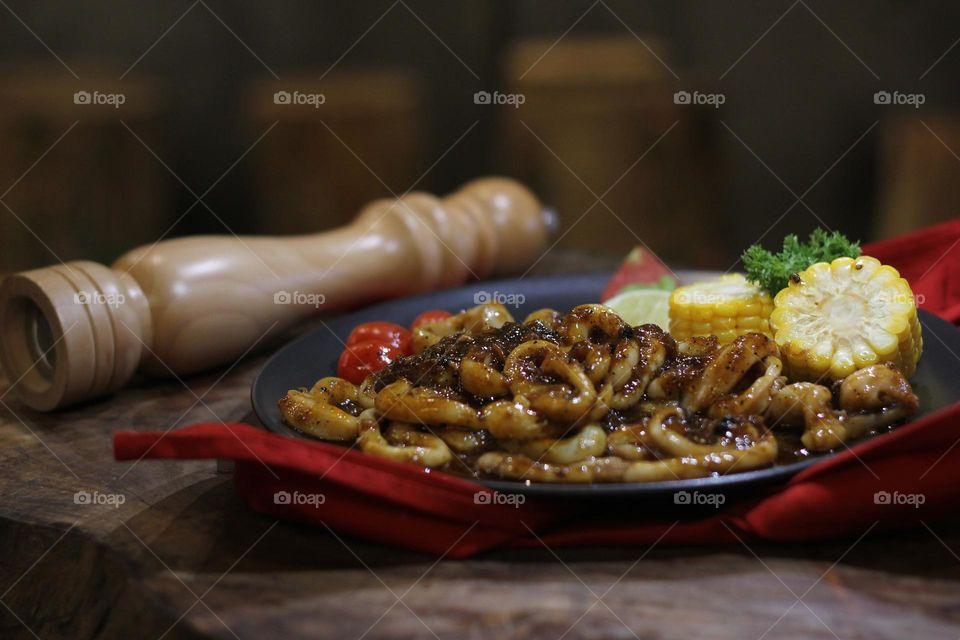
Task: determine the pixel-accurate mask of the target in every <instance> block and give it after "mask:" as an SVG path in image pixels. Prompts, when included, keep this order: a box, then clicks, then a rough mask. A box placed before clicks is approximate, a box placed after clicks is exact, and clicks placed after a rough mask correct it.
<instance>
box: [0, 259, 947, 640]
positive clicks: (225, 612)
mask: <svg viewBox="0 0 960 640" xmlns="http://www.w3.org/2000/svg"><path fill="white" fill-rule="evenodd" d="M565 264H566V265H567V266H568V268H573V267H571V265H573V263H572V262H570V261H567V262H566V263H565ZM575 266H576V268H579V267H580V265H579V264H577V265H575ZM552 269H553V270H559V269H560V267H557V266H556V265H555V266H554V267H553V268H552ZM262 362H263V357H262V356H261V357H259V358H255V359H251V360H247V361H244V362H242V363H240V364H238V365H236V366H234V367H232V368H230V369H229V370H225V371H224V370H221V371H218V372H214V373H211V374H208V375H204V376H197V377H193V378H190V379H188V380H185V381H183V382H181V381H177V380H170V381H162V382H156V381H153V382H143V383H141V384H140V385H139V386H135V387H133V388H131V389H128V390H125V391H123V392H121V393H119V394H117V395H116V396H114V397H112V398H109V399H106V400H103V401H99V402H95V403H90V404H88V405H86V406H83V407H79V408H75V409H72V410H68V411H63V412H61V413H58V414H55V415H44V414H39V413H36V412H32V411H30V410H29V409H27V408H26V407H24V406H23V405H21V404H20V403H19V402H17V400H16V399H15V397H14V396H13V395H12V394H9V395H8V394H7V393H6V390H7V385H6V383H3V384H2V385H0V548H2V552H0V604H2V605H3V606H2V607H0V638H44V639H47V638H71V639H74V638H147V639H148V640H152V639H155V638H168V639H174V638H205V639H206V638H240V639H243V640H247V639H253V638H276V637H288V638H327V637H329V638H347V639H359V638H371V639H372V638H409V637H418V638H419V637H422V638H443V639H447V638H457V639H459V638H543V639H546V640H558V639H559V638H570V639H574V638H628V639H629V638H638V639H641V640H653V639H672V638H683V639H689V638H698V639H711V638H737V639H746V640H754V639H756V640H760V639H761V638H804V639H817V638H823V639H827V640H829V639H831V638H843V639H847V638H863V639H867V640H878V639H890V640H894V639H898V640H899V639H902V638H917V639H921V638H922V639H928V638H931V639H939V638H951V639H956V638H958V637H960V556H958V554H960V518H957V519H954V520H952V521H947V522H943V521H938V522H933V523H928V524H929V527H924V528H918V529H915V530H910V531H906V532H901V533H895V534H890V533H886V534H880V533H875V532H869V533H867V535H865V536H863V537H862V538H861V539H859V540H857V539H847V540H837V541H834V542H830V543H816V544H807V545H772V544H754V543H752V542H751V543H749V546H747V545H733V546H723V547H685V548H676V547H674V548H665V547H658V546H653V547H652V548H643V547H625V548H611V547H604V548H576V549H548V548H540V549H532V550H522V551H521V550H517V551H509V552H496V553H489V554H485V555H483V556H482V557H479V558H476V559H471V560H466V561H452V560H447V559H443V560H440V561H437V560H436V559H435V558H432V557H426V556H422V555H420V554H417V553H413V552H407V551H401V550H397V549H393V548H388V547H385V546H380V545H376V544H371V543H367V542H364V541H362V540H358V539H355V538H351V537H348V536H344V535H341V534H337V533H333V532H328V531H325V530H318V529H314V528H307V527H304V526H299V525H295V524H290V523H286V522H279V521H276V520H275V519H273V518H270V517H268V516H265V515H261V514H258V513H255V512H253V511H252V510H250V509H248V508H247V507H246V506H245V505H244V504H243V503H242V502H240V500H239V499H238V498H236V497H235V496H234V495H233V492H232V487H231V478H230V475H229V473H226V472H223V470H220V471H218V468H217V464H216V463H215V462H211V461H199V462H160V461H149V460H148V461H143V462H140V463H131V462H115V461H114V460H113V458H112V452H111V434H112V433H113V432H114V431H116V430H119V429H135V430H166V429H170V428H176V427H178V426H185V425H188V424H191V423H195V422H200V421H209V420H214V421H216V420H224V421H230V420H241V419H244V418H246V417H247V416H248V415H249V412H250V404H249V399H248V393H249V388H250V383H251V381H252V380H253V377H254V375H255V374H256V371H257V370H258V368H259V366H260V365H261V364H262ZM85 496H90V497H91V498H90V499H89V500H88V499H87V498H86V497H85Z"/></svg>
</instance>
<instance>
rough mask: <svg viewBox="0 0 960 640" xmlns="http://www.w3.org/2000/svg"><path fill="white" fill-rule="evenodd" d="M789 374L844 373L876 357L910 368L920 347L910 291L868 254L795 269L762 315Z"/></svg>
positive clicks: (823, 375) (835, 375)
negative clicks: (767, 313) (767, 318)
mask: <svg viewBox="0 0 960 640" xmlns="http://www.w3.org/2000/svg"><path fill="white" fill-rule="evenodd" d="M770 326H771V328H772V329H773V331H774V337H775V339H776V342H777V345H778V346H779V347H780V354H781V357H782V358H783V360H784V364H785V365H786V369H787V371H788V372H789V375H790V376H791V377H792V378H800V379H812V380H817V379H822V378H833V379H841V378H844V377H846V376H848V375H850V374H851V373H853V372H854V371H856V370H857V369H862V368H863V367H866V366H868V365H871V364H874V363H877V362H892V363H894V364H896V365H897V366H898V367H899V368H900V370H901V371H902V372H903V373H904V375H906V376H910V375H911V374H913V372H914V370H915V369H916V366H917V360H919V359H920V352H921V350H922V349H923V338H922V336H921V333H920V323H919V320H918V318H917V306H916V302H915V300H914V297H913V291H912V290H911V289H910V285H909V284H908V283H907V281H906V280H904V279H903V278H901V277H900V274H899V273H898V272H897V270H896V269H894V268H893V267H890V266H887V265H883V264H881V263H880V261H879V260H877V259H876V258H871V257H869V256H861V257H859V258H837V259H836V260H834V261H833V262H830V263H826V262H818V263H817V264H815V265H813V266H811V267H810V268H808V269H807V270H806V271H803V272H801V273H799V274H796V275H795V276H793V277H792V278H791V279H790V284H789V286H788V287H787V288H786V289H783V290H782V291H780V293H778V294H777V295H776V297H775V298H774V310H773V313H772V314H771V316H770Z"/></svg>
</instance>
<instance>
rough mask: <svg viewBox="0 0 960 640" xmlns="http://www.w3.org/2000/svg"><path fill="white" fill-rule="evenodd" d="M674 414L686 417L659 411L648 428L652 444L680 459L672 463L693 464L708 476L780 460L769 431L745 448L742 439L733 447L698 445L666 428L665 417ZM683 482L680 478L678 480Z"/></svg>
mask: <svg viewBox="0 0 960 640" xmlns="http://www.w3.org/2000/svg"><path fill="white" fill-rule="evenodd" d="M671 414H673V415H680V416H682V415H683V414H682V411H681V410H680V409H679V408H677V407H670V408H666V409H661V410H660V411H657V412H656V413H655V414H654V415H653V417H652V418H650V424H649V426H648V428H647V436H648V437H649V439H650V442H651V443H652V444H653V445H654V446H655V447H656V448H657V449H659V450H660V451H663V452H664V453H667V454H669V455H671V456H677V457H675V458H673V460H681V461H683V460H690V461H691V464H696V465H698V466H699V467H700V468H702V469H704V470H706V472H707V473H706V474H705V475H709V474H710V473H727V472H728V471H730V470H731V469H732V468H733V467H735V466H738V467H740V469H741V470H743V471H746V470H748V469H757V468H759V467H765V466H767V465H769V464H772V463H773V462H774V461H775V460H776V459H777V440H776V438H774V436H773V432H772V431H770V430H767V431H766V432H765V433H763V434H760V435H759V437H757V438H755V439H754V438H751V441H750V442H749V443H746V444H745V443H743V442H742V441H741V440H740V439H739V438H738V439H736V441H735V442H734V443H733V444H731V445H723V444H713V445H710V444H699V443H697V442H693V441H692V440H690V439H689V438H687V437H686V436H683V435H681V434H679V433H677V432H676V431H673V430H672V429H670V428H669V427H667V426H666V425H665V424H664V420H665V419H666V417H667V416H668V415H671ZM683 477H686V476H683ZM680 478H681V476H678V477H677V479H680Z"/></svg>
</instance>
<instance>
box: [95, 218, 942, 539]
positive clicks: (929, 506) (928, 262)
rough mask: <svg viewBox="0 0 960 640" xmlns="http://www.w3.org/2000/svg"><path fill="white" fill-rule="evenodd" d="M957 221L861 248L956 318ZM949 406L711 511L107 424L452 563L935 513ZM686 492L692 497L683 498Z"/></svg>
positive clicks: (831, 528) (128, 445) (253, 440)
mask: <svg viewBox="0 0 960 640" xmlns="http://www.w3.org/2000/svg"><path fill="white" fill-rule="evenodd" d="M958 245H960V220H957V221H953V222H949V223H946V224H942V225H938V226H936V227H932V228H929V229H926V230H922V231H919V232H917V233H914V234H911V235H908V236H904V237H901V238H896V239H893V240H887V241H883V242H878V243H874V244H870V245H867V246H865V247H864V253H866V254H868V255H872V256H874V257H876V258H878V259H879V260H881V261H882V262H884V263H888V264H892V265H893V266H895V267H896V268H897V269H898V270H900V273H901V274H902V275H903V276H904V277H906V278H907V279H908V280H909V281H910V282H911V285H912V287H913V290H914V292H915V293H916V294H917V296H918V302H919V303H920V306H921V307H924V308H926V309H927V310H929V311H932V312H933V313H938V314H940V315H942V316H943V317H945V318H948V319H950V320H951V321H953V322H956V321H957V320H958V319H960V285H958V284H957V283H955V282H954V281H953V280H952V279H951V277H950V276H951V274H954V273H957V272H958V269H960V249H957V246H958ZM958 443H960V403H955V404H953V405H952V406H950V407H947V408H946V409H943V410H941V411H939V412H937V413H934V414H931V415H928V416H926V417H924V418H922V419H920V420H917V421H915V422H913V423H911V424H909V425H907V426H905V427H901V428H899V429H897V430H895V431H894V432H892V433H890V434H887V435H884V436H883V437H880V438H874V439H872V440H869V441H867V442H864V443H862V444H859V445H857V446H855V447H853V448H851V449H849V450H846V451H843V452H842V453H839V454H837V455H835V456H831V457H830V458H829V459H826V460H824V461H823V462H821V463H819V464H816V465H814V466H812V467H810V468H808V469H806V470H804V471H802V472H801V473H799V474H798V475H796V476H794V477H793V478H792V479H791V480H790V481H789V482H788V483H787V484H786V485H783V486H780V487H775V488H772V489H767V490H762V489H761V490H758V491H753V492H744V493H743V494H741V496H740V497H739V498H737V497H736V496H735V495H732V494H726V501H725V502H724V503H723V504H720V505H717V506H712V504H711V503H710V499H709V498H706V497H703V496H701V497H700V499H701V500H702V502H703V503H704V504H702V505H701V506H698V507H692V506H674V505H671V504H659V505H651V504H649V503H644V502H623V501H618V502H610V501H581V502H561V501H556V500H550V501H547V500H540V499H533V498H526V499H525V500H523V501H522V502H521V501H519V500H518V499H516V498H514V497H513V496H507V495H500V494H496V493H495V492H493V491H491V490H489V489H486V488H484V487H482V486H481V485H478V484H476V483H474V482H471V481H469V480H466V479H463V478H459V477H455V476H452V475H448V474H444V473H438V472H431V471H429V470H424V469H421V468H418V467H415V466H413V465H407V464H402V463H397V462H392V461H390V460H386V459H383V458H378V457H374V456H369V455H366V454H363V453H360V452H358V451H353V450H349V449H345V448H343V447H340V446H336V445H331V444H326V443H322V442H313V441H305V440H293V439H290V438H285V437H282V436H278V435H275V434H272V433H268V432H265V431H263V430H261V429H257V428H255V427H251V426H248V425H243V424H227V425H224V424H219V423H217V424H199V425H195V426H192V427H187V428H185V429H179V430H176V431H172V432H169V433H159V432H147V433H138V432H131V431H128V432H118V433H116V434H115V435H114V455H115V457H116V459H117V460H131V459H138V458H174V459H230V460H235V461H236V471H235V474H234V486H235V489H236V492H237V495H239V496H240V498H241V499H243V500H244V501H245V502H246V503H247V504H249V505H250V506H251V507H252V508H254V509H256V510H258V511H261V512H264V513H268V514H271V515H273V516H276V517H278V518H285V519H290V520H297V521H300V522H304V523H307V524H312V525H316V526H322V527H324V526H325V527H330V528H332V529H334V530H337V531H340V532H343V533H347V534H350V535H354V536H357V537H361V538H366V539H370V540H375V541H379V542H383V543H386V544H390V545H395V546H400V547H405V548H409V549H415V550H418V551H423V552H427V553H431V554H436V555H448V556H450V557H454V558H463V557H467V556H470V555H473V554H476V553H479V552H482V551H486V550H490V549H495V548H504V547H524V546H539V545H547V546H550V547H555V546H563V545H611V544H618V545H633V544H652V543H654V542H657V541H659V544H675V545H683V544H718V543H730V542H736V541H737V539H738V538H743V539H764V540H772V541H812V540H822V539H828V538H835V537H844V536H856V535H860V534H861V533H863V532H864V531H866V530H867V529H869V528H871V527H877V528H897V527H907V526H912V525H916V524H918V523H919V521H920V520H921V519H924V520H933V519H935V518H937V517H938V516H940V515H941V514H947V513H949V512H951V511H952V510H953V509H954V508H955V506H956V504H957V503H958V501H960V446H958ZM691 500H692V501H696V500H698V498H697V496H693V497H692V498H691Z"/></svg>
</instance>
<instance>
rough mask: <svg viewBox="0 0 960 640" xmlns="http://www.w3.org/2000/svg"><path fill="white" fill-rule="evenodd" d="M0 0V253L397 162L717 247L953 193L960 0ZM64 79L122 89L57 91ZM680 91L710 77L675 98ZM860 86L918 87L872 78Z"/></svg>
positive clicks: (647, 239)
mask: <svg viewBox="0 0 960 640" xmlns="http://www.w3.org/2000/svg"><path fill="white" fill-rule="evenodd" d="M7 13H8V14H9V15H8V17H9V18H10V19H8V20H5V21H2V22H0V68H2V69H3V72H2V74H0V194H4V195H2V196H0V200H2V202H3V203H5V204H6V205H7V206H8V207H9V210H8V209H7V208H6V207H3V206H0V273H3V272H8V271H11V270H15V269H21V268H25V267H29V266H36V265H41V264H47V263H50V262H54V261H56V259H57V258H62V259H64V260H67V259H73V258H80V257H85V258H91V259H96V260H101V261H109V260H111V259H113V258H114V257H116V255H117V254H119V253H120V252H121V251H123V250H125V249H127V248H129V247H132V246H134V245H137V244H140V243H143V242H149V241H151V240H153V239H155V238H157V237H159V236H160V235H161V234H164V233H169V235H171V236H177V235H182V234H187V233H304V232H310V231H317V230H322V229H325V228H329V227H332V226H335V225H339V224H342V223H343V222H345V221H346V220H348V219H349V218H350V217H352V216H353V215H354V214H355V213H356V211H357V210H358V209H359V208H360V207H361V206H362V205H363V204H364V203H366V202H367V201H369V200H371V199H374V198H378V197H384V196H389V195H390V194H391V193H403V192H405V191H406V190H407V189H408V188H410V187H411V186H412V185H414V183H416V185H415V186H416V188H418V189H426V190H430V191H435V192H446V191H449V190H451V189H454V188H456V187H457V186H458V185H459V184H460V183H462V182H463V181H466V180H468V179H470V178H472V177H474V176H477V175H483V174H488V173H505V174H509V175H513V176H516V177H518V178H520V179H522V180H524V181H526V182H528V183H529V184H530V185H531V186H532V187H533V188H534V189H535V190H536V191H537V192H538V194H540V195H541V197H542V198H543V200H544V201H545V202H547V203H548V204H550V205H552V206H553V207H555V208H556V209H557V210H558V211H559V213H560V215H561V220H562V223H563V226H562V228H561V231H560V233H561V234H563V235H562V236H561V237H560V239H559V242H558V246H560V247H564V248H575V249H579V250H581V251H583V252H585V253H591V254H605V255H620V254H622V253H623V252H624V251H625V250H626V249H627V248H629V247H630V246H632V245H634V244H637V243H640V242H642V243H644V244H647V245H648V246H649V247H650V248H651V249H653V250H654V251H655V252H656V253H658V254H660V255H661V256H662V257H663V258H664V259H666V260H668V261H670V262H672V263H673V264H676V265H677V266H690V267H713V268H721V269H725V268H728V267H729V266H731V264H735V261H736V257H737V255H738V254H739V253H740V251H742V249H743V248H744V247H745V246H746V245H748V244H750V243H752V242H754V241H756V240H758V239H759V238H761V237H763V238H764V242H766V243H767V244H770V245H772V244H776V243H777V242H779V239H780V238H781V237H782V236H783V235H784V234H785V233H788V232H798V233H806V232H808V231H809V230H811V229H812V228H813V227H815V226H817V225H819V224H826V225H828V226H830V227H832V228H838V229H840V230H842V231H844V232H846V233H848V234H850V235H853V236H856V237H859V238H862V239H864V240H869V239H872V238H876V237H881V236H887V235H891V234H894V233H901V232H903V231H906V230H908V229H912V228H916V227H918V226H922V225H924V224H929V223H932V222H936V221H939V220H942V219H945V218H950V217H956V216H957V215H958V212H960V196H958V195H957V192H956V190H955V189H954V188H953V185H955V184H956V183H957V180H956V178H957V173H958V172H960V157H958V153H960V115H958V111H957V110H956V107H957V105H958V103H960V85H957V84H956V83H955V82H953V79H954V78H955V77H956V72H957V71H958V70H960V47H958V48H955V49H953V48H951V47H952V45H953V44H955V41H956V38H957V36H958V34H957V33H956V32H955V31H956V29H955V25H956V24H960V6H958V5H956V3H950V2H946V1H945V0H943V1H940V0H937V1H932V2H928V3H924V4H922V5H918V4H917V5H915V4H904V3H888V2H878V3H872V4H870V5H868V6H863V7H853V6H847V5H836V4H831V3H825V2H819V3H818V2H809V3H807V4H805V5H802V4H795V5H791V4H789V3H781V4H777V3H756V2H750V1H747V0H737V1H735V2H730V3H722V5H721V3H715V4H713V3H711V4H704V3H697V2H678V3H632V2H627V1H625V0H622V1H621V0H610V1H609V2H604V3H593V2H570V3H562V4H561V3H555V2H547V1H546V0H520V1H518V2H511V3H501V2H495V1H493V0H465V1H464V2H458V3H431V2H426V1H419V0H410V1H409V2H404V3H394V2H388V1H385V2H381V1H379V0H365V1H359V2H353V3H335V2H330V1H322V2H307V1H305V0H303V1H301V0H282V1H280V2H276V3H271V4H270V5H248V4H236V3H229V2H226V1H225V0H222V1H221V0H210V1H209V2H206V3H196V4H192V3H190V2H186V1H185V2H172V3H163V4H160V3H157V4H150V5H139V4H138V5H137V6H136V7H133V6H130V5H129V4H128V3H122V2H119V1H117V0H97V1H96V2H90V3H73V2H69V1H67V0H37V1H35V2H25V1H19V0H14V1H11V2H10V3H9V9H8V11H7ZM14 16H16V19H14ZM51 52H52V54H51ZM78 90H87V91H94V90H96V91H100V92H101V93H111V92H119V93H122V94H123V95H124V96H125V98H126V100H125V102H124V104H123V105H121V106H120V108H116V109H115V108H113V107H112V106H109V105H107V106H104V105H77V104H74V103H73V101H72V95H73V93H74V92H75V91H78ZM678 90H686V91H699V92H701V93H711V92H715V93H719V94H722V95H723V96H724V99H725V102H724V104H723V105H722V106H721V107H720V108H717V109H714V108H712V107H711V106H709V105H701V106H696V105H683V104H675V102H674V100H673V95H674V93H675V92H676V91H678ZM878 90H888V91H894V90H899V91H901V92H908V93H910V92H912V93H921V94H922V95H923V96H924V104H923V105H922V106H921V107H920V108H916V109H915V108H912V107H910V106H900V107H897V106H890V105H877V104H875V103H874V101H873V94H874V93H875V92H876V91H878ZM278 91H287V92H293V91H300V92H302V93H305V94H309V93H317V94H322V95H323V96H324V101H323V103H322V104H319V105H314V104H302V105H295V104H282V103H277V102H275V101H274V99H273V96H274V94H275V93H276V92H278ZM477 92H487V93H494V92H499V93H501V94H508V95H519V96H522V97H523V104H521V105H519V106H517V107H515V106H514V105H512V104H500V105H494V104H480V103H477V102H476V101H475V100H474V96H475V94H476V93H477ZM74 123H76V124H74ZM61 136H62V139H61ZM58 140H59V142H57V141H58ZM21 176H22V179H21ZM8 187H10V188H8ZM4 192H6V193H4ZM601 195H602V196H603V198H602V199H603V202H602V203H598V202H597V200H598V196H601ZM198 197H202V203H198V202H197V198H198ZM799 197H802V202H798V198H799ZM18 217H19V220H18ZM21 221H22V222H21Z"/></svg>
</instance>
